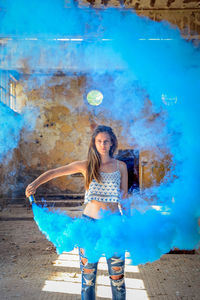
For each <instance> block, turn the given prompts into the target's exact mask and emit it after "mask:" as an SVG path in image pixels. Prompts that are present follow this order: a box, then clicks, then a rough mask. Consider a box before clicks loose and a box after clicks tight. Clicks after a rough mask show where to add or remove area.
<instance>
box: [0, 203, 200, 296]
mask: <svg viewBox="0 0 200 300" xmlns="http://www.w3.org/2000/svg"><path fill="white" fill-rule="evenodd" d="M75 211H76V213H78V214H79V213H80V212H81V210H80V208H78V209H76V208H74V209H73V208H71V210H70V209H69V211H68V212H69V213H71V214H73V213H74V212H75ZM0 253H1V257H0V270H1V271H0V299H1V300H4V299H20V300H31V299H34V300H43V299H52V300H56V299H57V300H61V299H69V300H70V299H80V270H79V261H78V253H77V250H76V249H75V250H74V251H73V252H71V253H64V254H62V255H60V256H58V255H57V254H56V252H55V249H54V247H53V246H52V244H51V243H50V242H49V241H47V240H46V238H45V236H44V235H42V233H41V232H40V231H39V230H38V227H37V225H36V224H35V222H34V220H33V215H32V210H31V209H29V210H27V208H26V207H23V206H22V205H9V206H6V207H5V208H4V209H3V210H2V211H1V212H0ZM127 263H128V259H127ZM98 269H99V271H98V278H97V296H98V297H97V299H111V290H110V284H109V278H108V274H107V271H106V263H105V261H104V259H103V258H102V259H101V260H100V262H99V268H98ZM125 271H126V287H127V300H128V299H129V300H132V299H134V300H135V299H136V300H137V299H142V300H146V299H155V300H157V299H159V300H161V299H163V300H164V299H168V300H173V299H198V300H199V299H200V251H199V250H198V251H196V253H195V254H194V255H192V254H165V255H163V256H162V257H161V259H160V260H159V261H156V262H154V263H147V264H145V265H138V266H130V265H128V264H127V265H126V268H125Z"/></svg>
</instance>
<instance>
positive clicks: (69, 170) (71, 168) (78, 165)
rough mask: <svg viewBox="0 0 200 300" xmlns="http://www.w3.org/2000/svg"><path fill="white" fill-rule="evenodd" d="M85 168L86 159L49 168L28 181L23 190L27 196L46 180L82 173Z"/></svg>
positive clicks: (33, 192)
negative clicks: (31, 180)
mask: <svg viewBox="0 0 200 300" xmlns="http://www.w3.org/2000/svg"><path fill="white" fill-rule="evenodd" d="M85 170H86V161H85V160H83V161H75V162H73V163H70V164H68V165H65V166H63V167H59V168H56V169H52V170H49V171H47V172H44V173H43V174H41V175H40V176H39V177H38V178H36V179H35V180H34V181H33V182H32V183H30V184H29V185H28V186H27V188H26V191H25V194H26V197H29V196H30V195H32V194H35V192H36V189H37V188H38V187H39V186H40V185H42V184H43V183H46V182H48V181H49V180H51V179H53V178H57V177H60V176H64V175H71V174H75V173H82V174H84V173H85Z"/></svg>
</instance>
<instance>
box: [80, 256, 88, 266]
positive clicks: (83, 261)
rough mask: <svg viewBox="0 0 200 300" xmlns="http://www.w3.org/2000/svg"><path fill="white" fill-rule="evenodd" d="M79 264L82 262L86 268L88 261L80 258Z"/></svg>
mask: <svg viewBox="0 0 200 300" xmlns="http://www.w3.org/2000/svg"><path fill="white" fill-rule="evenodd" d="M81 262H82V264H83V265H84V266H86V265H87V263H88V260H87V258H85V257H81Z"/></svg>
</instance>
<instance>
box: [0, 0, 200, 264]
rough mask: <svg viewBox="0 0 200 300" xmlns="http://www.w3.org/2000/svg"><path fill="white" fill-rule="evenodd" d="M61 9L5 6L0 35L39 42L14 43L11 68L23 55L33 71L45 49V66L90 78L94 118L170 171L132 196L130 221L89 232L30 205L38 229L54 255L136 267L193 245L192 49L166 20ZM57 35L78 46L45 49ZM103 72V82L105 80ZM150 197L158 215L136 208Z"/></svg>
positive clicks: (196, 104)
mask: <svg viewBox="0 0 200 300" xmlns="http://www.w3.org/2000/svg"><path fill="white" fill-rule="evenodd" d="M64 3H65V2H64V1H43V2H42V3H41V2H40V1H38V0H34V1H31V3H27V2H26V1H25V0H12V1H11V0H10V1H5V2H4V6H2V7H3V9H2V10H1V12H0V14H1V16H0V30H1V32H0V34H1V35H2V36H5V37H6V36H15V37H23V38H30V37H31V36H34V37H37V38H38V40H37V43H38V44H37V45H38V47H33V46H31V44H30V47H29V48H27V47H26V45H27V43H25V42H22V43H21V44H18V45H17V47H19V48H18V50H19V49H20V51H16V53H14V54H13V52H12V59H13V60H12V61H13V62H15V63H16V64H17V63H19V62H20V61H22V60H23V59H26V60H27V61H28V65H29V67H30V68H32V67H33V66H34V65H37V63H39V62H40V54H41V49H42V48H43V49H47V51H46V52H45V55H46V62H47V64H48V63H49V62H51V65H52V66H54V67H55V68H56V66H58V65H59V63H60V62H64V63H65V65H66V69H67V68H68V69H72V68H73V70H75V71H77V70H80V71H84V70H86V71H87V72H88V71H89V72H90V75H88V82H91V80H92V82H93V84H94V86H98V88H99V89H100V90H102V91H103V94H104V95H105V98H104V101H103V103H102V105H101V106H99V107H98V108H97V110H96V112H97V113H96V118H97V120H98V113H101V112H105V111H106V113H107V116H108V119H111V120H117V121H120V123H121V124H122V127H123V135H124V136H125V137H126V138H128V140H129V142H130V145H131V144H132V143H133V144H134V141H137V144H138V150H140V151H141V150H146V149H147V150H153V151H154V152H156V155H157V157H158V158H160V159H163V155H162V153H163V151H164V150H166V149H167V151H168V153H169V154H170V155H171V157H172V167H173V169H172V170H173V171H171V173H173V174H168V175H169V176H166V178H164V180H163V182H162V183H161V184H160V186H154V187H152V188H151V189H146V190H145V191H144V192H145V195H144V194H139V195H133V196H132V198H131V199H130V201H131V202H132V203H135V202H137V201H138V202H139V203H140V205H139V207H138V209H137V210H136V209H133V210H132V216H131V217H130V218H126V217H125V218H124V219H120V218H119V217H117V216H113V217H111V218H110V217H109V218H106V219H105V220H104V221H98V222H96V223H95V226H94V223H91V222H86V221H84V220H82V219H75V220H73V219H71V218H70V217H69V216H67V215H64V214H61V213H59V212H57V211H54V212H50V211H48V209H46V208H41V207H38V206H36V205H33V212H34V216H35V220H36V222H37V224H38V226H39V228H40V230H41V231H42V232H43V233H44V234H45V235H46V236H47V238H48V239H49V240H51V241H52V242H53V243H54V245H55V246H56V248H57V251H58V252H59V253H61V252H62V251H69V250H71V249H73V247H74V245H75V246H76V245H79V246H81V247H84V248H86V250H87V251H86V252H87V255H88V257H89V259H90V260H95V259H97V257H99V255H101V253H106V255H108V256H109V255H112V253H113V252H115V251H116V249H118V250H119V251H123V250H128V251H130V253H131V256H132V261H133V264H138V263H145V262H147V261H154V260H156V259H159V257H160V256H161V255H162V254H164V253H166V252H167V251H169V250H170V249H171V248H173V247H177V248H180V249H194V248H197V247H199V241H200V238H199V226H198V218H199V215H200V207H199V189H198V184H199V179H200V178H199V150H200V149H199V131H198V128H199V111H200V110H199V109H200V99H199V86H200V51H199V48H197V47H195V46H194V45H193V44H192V43H191V42H189V41H185V40H184V39H183V38H182V37H181V34H180V32H179V30H178V29H177V28H172V27H171V26H170V25H169V24H168V23H167V22H159V23H157V22H154V21H152V20H149V19H148V18H146V17H138V16H137V15H136V14H135V13H134V12H133V11H124V10H117V9H107V10H99V11H96V10H93V9H88V10H84V9H78V8H76V7H75V6H73V3H69V2H68V3H67V6H68V8H66V7H64V6H65V5H64ZM33 11H34V13H33ZM52 20H53V21H52ZM66 36H67V37H72V36H76V37H81V38H83V41H81V42H74V43H73V42H70V43H68V46H66V47H57V46H56V45H55V44H54V45H53V46H52V40H51V41H48V38H54V37H56V38H57V37H66ZM13 43H14V41H13V40H11V41H10V42H8V43H7V45H6V46H5V47H4V55H5V57H9V54H10V53H11V50H12V49H13ZM52 49H54V50H55V49H56V52H55V53H56V55H52V53H54V52H53V51H52ZM104 75H106V76H108V75H109V76H110V77H111V78H112V80H111V81H107V83H105V81H104V79H105V76H104ZM136 82H137V83H136ZM109 83H110V84H109ZM147 99H150V101H151V109H150V114H149V116H151V115H152V114H155V115H157V118H156V119H155V121H154V122H152V123H151V124H150V123H149V122H147V120H146V117H144V112H143V110H144V107H145V105H146V104H147ZM152 195H156V199H157V204H160V203H161V204H162V205H163V203H164V205H166V207H164V211H161V212H159V211H155V210H153V209H148V208H147V207H146V206H145V207H144V201H143V196H145V197H146V196H149V197H150V196H152ZM172 198H173V199H174V201H173V202H172ZM136 200H137V201H136ZM142 207H144V208H145V209H144V210H143V209H142ZM165 210H167V214H165ZM94 249H95V251H94Z"/></svg>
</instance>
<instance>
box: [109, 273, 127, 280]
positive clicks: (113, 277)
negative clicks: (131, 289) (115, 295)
mask: <svg viewBox="0 0 200 300" xmlns="http://www.w3.org/2000/svg"><path fill="white" fill-rule="evenodd" d="M110 278H111V279H112V280H120V279H124V274H121V275H111V276H110Z"/></svg>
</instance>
